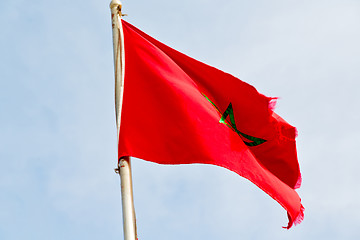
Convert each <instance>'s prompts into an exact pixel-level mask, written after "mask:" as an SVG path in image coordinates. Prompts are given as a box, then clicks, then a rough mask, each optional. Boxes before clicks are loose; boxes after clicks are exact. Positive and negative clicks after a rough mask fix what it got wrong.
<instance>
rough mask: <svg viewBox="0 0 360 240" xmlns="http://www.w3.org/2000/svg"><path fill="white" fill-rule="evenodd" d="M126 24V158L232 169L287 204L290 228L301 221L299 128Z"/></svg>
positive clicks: (122, 150) (242, 86)
mask: <svg viewBox="0 0 360 240" xmlns="http://www.w3.org/2000/svg"><path fill="white" fill-rule="evenodd" d="M122 24H123V31H124V45H125V46H124V47H125V78H124V95H123V106H122V115H121V126H120V136H119V158H120V157H122V156H133V157H137V158H141V159H144V160H147V161H151V162H155V163H161V164H189V163H205V164H213V165H217V166H221V167H224V168H227V169H229V170H231V171H234V172H236V173H237V174H239V175H240V176H243V177H245V178H247V179H248V180H250V181H251V182H253V183H254V184H256V185H257V186H258V187H259V188H261V189H262V190H263V191H265V192H266V193H267V194H269V195H270V196H271V197H272V198H274V199H275V200H276V201H277V202H279V203H280V204H281V205H282V206H283V207H284V208H285V209H286V211H287V212H288V217H289V224H288V226H287V228H290V227H291V226H292V225H293V223H300V221H301V220H302V218H303V207H302V205H301V199H300V197H299V196H298V194H297V193H296V191H295V190H294V189H295V188H296V187H299V186H300V179H301V177H300V171H299V164H298V161H297V154H296V145H295V137H296V129H295V128H294V127H292V126H291V125H289V124H288V123H287V122H285V121H284V120H283V119H282V118H280V117H279V116H278V115H276V114H275V113H274V112H273V110H272V108H271V107H270V106H271V103H272V100H273V99H272V98H268V97H266V96H264V95H262V94H260V93H258V92H257V91H256V89H255V88H254V87H252V86H251V85H249V84H247V83H245V82H243V81H241V80H239V79H238V78H236V77H233V76H232V75H230V74H227V73H225V72H222V71H220V70H218V69H216V68H213V67H211V66H208V65H206V64H204V63H201V62H199V61H197V60H195V59H193V58H190V57H188V56H186V55H184V54H182V53H180V52H178V51H176V50H174V49H172V48H170V47H168V46H166V45H164V44H162V43H161V42H159V41H157V40H155V39H154V38H152V37H150V36H148V35H147V34H145V33H144V32H142V31H140V30H139V29H137V28H135V27H134V26H132V25H130V24H129V23H127V22H126V21H122Z"/></svg>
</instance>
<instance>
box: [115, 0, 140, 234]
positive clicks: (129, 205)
mask: <svg viewBox="0 0 360 240" xmlns="http://www.w3.org/2000/svg"><path fill="white" fill-rule="evenodd" d="M121 7H122V4H121V2H120V1H119V0H112V1H111V3H110V9H111V21H112V32H113V49H114V70H115V112H116V127H117V137H118V138H119V133H120V122H121V108H122V98H123V91H124V89H123V86H124V64H125V54H124V37H123V30H122V25H121V17H122V16H123V14H122V13H121ZM115 171H116V172H117V173H119V174H120V181H121V200H122V212H123V228H124V240H136V239H137V234H136V220H135V208H134V199H133V190H132V178H131V161H130V157H123V158H121V159H120V160H119V163H118V168H117V169H115Z"/></svg>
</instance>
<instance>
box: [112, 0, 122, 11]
mask: <svg viewBox="0 0 360 240" xmlns="http://www.w3.org/2000/svg"><path fill="white" fill-rule="evenodd" d="M121 7H122V4H121V2H120V0H111V3H110V8H111V9H113V8H118V9H119V10H121Z"/></svg>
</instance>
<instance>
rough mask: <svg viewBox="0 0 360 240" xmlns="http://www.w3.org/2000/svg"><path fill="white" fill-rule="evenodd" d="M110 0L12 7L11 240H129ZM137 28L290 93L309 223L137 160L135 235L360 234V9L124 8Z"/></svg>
mask: <svg viewBox="0 0 360 240" xmlns="http://www.w3.org/2000/svg"><path fill="white" fill-rule="evenodd" d="M109 3H110V1H100V0H89V1H78V0H71V1H70V0H63V1H60V2H59V1H56V2H55V1H44V0H34V1H23V0H18V1H9V0H2V1H0V29H1V35H0V112H1V114H0V161H1V168H0V239H4V240H7V239H9V240H10V239H11V240H13V239H37V240H42V239H46V240H49V239H50V240H52V239H54V240H58V239H59V240H60V239H68V240H72V239H88V240H93V239H109V240H110V239H123V230H122V212H121V198H120V180H119V176H118V175H116V174H115V173H114V168H115V167H116V163H117V159H116V158H117V149H116V147H117V146H116V145H117V143H116V141H117V140H116V126H115V110H114V70H113V52H112V32H111V19H110V9H109ZM123 12H124V13H126V14H128V16H127V17H125V20H127V21H129V22H130V23H132V24H134V25H135V26H136V27H138V28H140V29H142V30H143V31H145V32H146V33H148V34H150V35H151V36H153V37H155V38H156V39H158V40H160V41H162V42H163V43H165V44H167V45H169V46H171V47H173V48H175V49H177V50H179V51H181V52H184V53H185V54H187V55H189V56H191V57H194V58H196V59H198V60H200V61H203V62H205V63H207V64H210V65H212V66H214V67H216V68H219V69H221V70H224V71H226V72H228V73H231V74H232V75H234V76H237V77H239V78H240V79H242V80H244V81H246V82H248V83H250V84H251V85H253V86H255V87H256V88H257V89H258V91H259V92H261V93H263V94H265V95H267V96H271V97H279V100H278V104H277V108H276V112H277V113H278V114H279V115H280V116H282V117H283V118H284V119H286V120H287V121H288V122H289V123H290V124H292V125H294V126H296V127H297V129H298V132H299V136H298V138H297V148H298V158H299V162H300V168H301V172H302V176H303V184H302V187H301V188H300V189H299V190H298V193H299V195H300V196H301V198H302V203H303V205H304V207H305V219H304V221H303V222H302V223H301V224H300V225H297V226H295V227H293V228H291V229H290V230H284V229H282V226H286V224H287V216H286V212H285V210H284V209H283V208H282V207H281V206H280V205H279V204H278V203H277V202H275V201H274V200H273V199H271V198H270V197H269V196H268V195H266V194H265V193H264V192H262V191H261V190H260V189H258V188H257V187H256V186H255V185H253V184H251V183H250V182H249V181H248V180H246V179H244V178H241V177H239V176H238V175H236V174H235V173H233V172H230V171H228V170H225V169H223V168H219V167H215V166H207V165H182V166H164V165H158V164H154V163H150V162H146V161H143V160H140V159H133V161H132V171H133V185H134V198H135V210H136V217H137V226H138V236H139V239H144V240H148V239H172V240H180V239H181V240H183V239H207V240H215V239H255V240H257V239H267V240H272V239H276V240H281V239H292V240H300V239H309V240H315V239H316V240H317V239H328V240H335V239H342V240H347V239H349V240H352V239H359V238H360V233H359V231H358V228H359V226H360V216H359V214H360V210H359V209H360V188H359V186H358V175H359V173H358V172H359V171H358V169H359V167H360V163H359V159H360V154H359V151H358V149H359V146H360V145H359V143H360V141H359V138H358V136H359V134H360V127H359V124H358V123H359V122H360V112H359V106H358V105H359V103H360V100H359V98H358V94H359V91H360V81H359V78H360V68H359V66H360V44H359V42H360V2H359V1H357V0H341V1H340V0H303V1H299V0H297V1H295V0H273V1H266V0H253V1H243V0H237V1H234V0H229V1H224V2H221V1H213V0H191V1H190V0H184V1H182V2H180V1H169V0H168V1H165V0H153V1H145V0H137V1H136V0H123Z"/></svg>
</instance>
